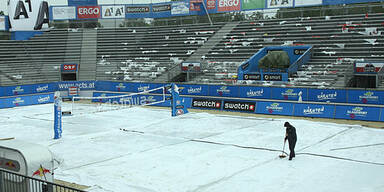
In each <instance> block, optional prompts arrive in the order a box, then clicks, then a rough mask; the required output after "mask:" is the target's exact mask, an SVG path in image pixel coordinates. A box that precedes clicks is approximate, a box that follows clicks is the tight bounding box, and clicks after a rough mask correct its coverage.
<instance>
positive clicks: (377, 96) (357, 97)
mask: <svg viewBox="0 0 384 192" xmlns="http://www.w3.org/2000/svg"><path fill="white" fill-rule="evenodd" d="M347 94H348V103H363V104H380V105H382V104H384V91H363V90H348V91H347Z"/></svg>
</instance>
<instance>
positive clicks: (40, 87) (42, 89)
mask: <svg viewBox="0 0 384 192" xmlns="http://www.w3.org/2000/svg"><path fill="white" fill-rule="evenodd" d="M31 86H32V92H33V93H48V92H55V91H56V89H57V87H56V84H55V83H45V84H35V85H31Z"/></svg>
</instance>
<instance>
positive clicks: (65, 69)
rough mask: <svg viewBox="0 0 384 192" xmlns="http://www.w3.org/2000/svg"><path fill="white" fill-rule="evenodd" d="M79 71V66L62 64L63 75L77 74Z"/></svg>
mask: <svg viewBox="0 0 384 192" xmlns="http://www.w3.org/2000/svg"><path fill="white" fill-rule="evenodd" d="M76 71H77V64H61V72H62V73H75V72H76Z"/></svg>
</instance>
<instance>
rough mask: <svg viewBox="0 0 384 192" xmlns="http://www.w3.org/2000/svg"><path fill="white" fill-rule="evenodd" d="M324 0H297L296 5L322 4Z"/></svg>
mask: <svg viewBox="0 0 384 192" xmlns="http://www.w3.org/2000/svg"><path fill="white" fill-rule="evenodd" d="M322 3H323V0H310V1H308V0H295V7H300V6H312V5H321V4H322Z"/></svg>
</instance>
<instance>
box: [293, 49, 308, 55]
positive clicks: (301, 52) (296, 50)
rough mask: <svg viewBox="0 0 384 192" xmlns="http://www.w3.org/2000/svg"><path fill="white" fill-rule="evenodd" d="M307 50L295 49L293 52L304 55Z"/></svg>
mask: <svg viewBox="0 0 384 192" xmlns="http://www.w3.org/2000/svg"><path fill="white" fill-rule="evenodd" d="M306 51H307V50H306V49H295V50H294V51H293V53H294V54H295V55H302V54H304V53H305V52H306Z"/></svg>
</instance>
